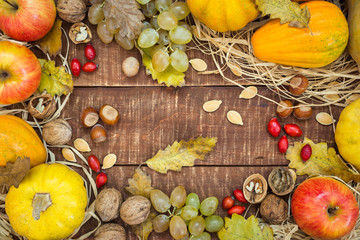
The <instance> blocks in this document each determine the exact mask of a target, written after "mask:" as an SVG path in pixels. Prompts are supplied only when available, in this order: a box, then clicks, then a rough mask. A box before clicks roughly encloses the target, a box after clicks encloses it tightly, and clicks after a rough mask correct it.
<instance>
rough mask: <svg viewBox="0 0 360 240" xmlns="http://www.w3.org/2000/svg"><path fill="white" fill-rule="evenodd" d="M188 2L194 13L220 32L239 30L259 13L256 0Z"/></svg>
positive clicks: (192, 0)
mask: <svg viewBox="0 0 360 240" xmlns="http://www.w3.org/2000/svg"><path fill="white" fill-rule="evenodd" d="M187 4H188V6H189V8H190V11H191V13H192V15H194V16H195V17H196V18H197V19H199V21H200V22H202V23H204V24H205V25H206V26H208V27H209V28H211V29H213V30H215V31H219V32H226V31H237V30H239V29H241V28H243V27H245V26H246V24H248V23H249V22H251V21H252V20H254V19H255V18H256V17H257V16H258V15H259V11H258V10H257V9H256V5H255V1H254V0H240V1H239V0H187Z"/></svg>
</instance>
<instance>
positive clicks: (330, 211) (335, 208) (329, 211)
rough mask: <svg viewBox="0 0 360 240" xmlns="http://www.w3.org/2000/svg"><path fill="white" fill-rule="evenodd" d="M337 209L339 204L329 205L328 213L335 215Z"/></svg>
mask: <svg viewBox="0 0 360 240" xmlns="http://www.w3.org/2000/svg"><path fill="white" fill-rule="evenodd" d="M337 210H339V207H338V206H336V207H329V208H328V210H327V211H328V214H329V215H330V216H334V215H335V214H336V212H337Z"/></svg>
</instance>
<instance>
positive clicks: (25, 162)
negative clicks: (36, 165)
mask: <svg viewBox="0 0 360 240" xmlns="http://www.w3.org/2000/svg"><path fill="white" fill-rule="evenodd" d="M29 170H30V158H28V157H22V158H21V157H18V158H17V159H16V161H15V162H14V163H11V162H7V164H6V166H5V167H0V185H2V186H3V185H5V186H7V187H11V186H12V185H14V186H15V187H18V186H19V184H20V182H21V180H22V179H23V178H24V177H25V175H26V174H27V172H28V171H29Z"/></svg>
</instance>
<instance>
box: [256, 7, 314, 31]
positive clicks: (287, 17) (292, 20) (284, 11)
mask: <svg viewBox="0 0 360 240" xmlns="http://www.w3.org/2000/svg"><path fill="white" fill-rule="evenodd" d="M256 5H257V6H258V9H259V11H261V12H262V15H263V16H265V15H268V14H269V15H270V18H271V19H275V18H280V23H281V24H283V23H289V26H290V27H297V28H306V27H309V25H308V24H309V21H310V11H309V9H308V8H307V6H305V7H304V8H300V5H299V4H298V3H296V2H292V1H291V0H256Z"/></svg>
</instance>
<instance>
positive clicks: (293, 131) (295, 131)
mask: <svg viewBox="0 0 360 240" xmlns="http://www.w3.org/2000/svg"><path fill="white" fill-rule="evenodd" d="M284 129H285V132H286V134H287V135H289V136H290V137H300V136H301V135H302V131H301V129H300V127H299V126H298V125H296V124H286V125H285V126H284Z"/></svg>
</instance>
